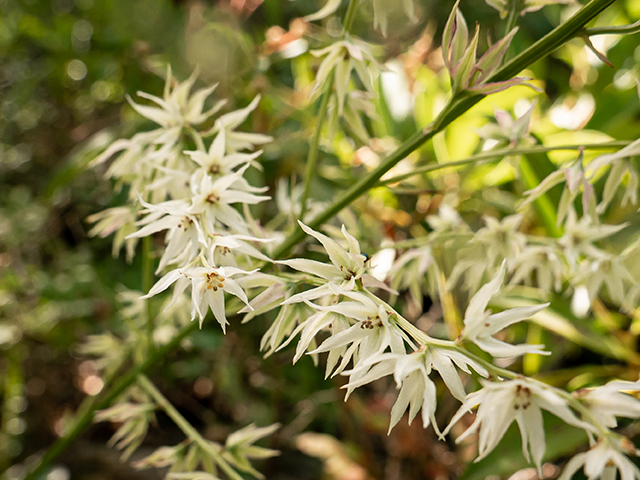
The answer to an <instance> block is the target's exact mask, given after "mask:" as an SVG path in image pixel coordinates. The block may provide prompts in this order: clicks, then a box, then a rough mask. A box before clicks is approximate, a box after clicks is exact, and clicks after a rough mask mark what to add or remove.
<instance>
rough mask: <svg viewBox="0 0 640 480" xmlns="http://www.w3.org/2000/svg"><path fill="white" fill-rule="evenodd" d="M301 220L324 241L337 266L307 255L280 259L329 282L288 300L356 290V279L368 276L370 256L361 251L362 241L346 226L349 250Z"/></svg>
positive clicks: (303, 225)
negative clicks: (367, 262)
mask: <svg viewBox="0 0 640 480" xmlns="http://www.w3.org/2000/svg"><path fill="white" fill-rule="evenodd" d="M298 223H299V224H300V227H301V228H302V230H304V231H305V232H306V233H307V234H309V235H311V236H312V237H314V238H316V239H317V240H318V241H319V242H320V243H322V245H323V246H324V248H325V250H326V251H327V254H328V255H329V258H330V259H331V263H332V264H333V265H329V264H326V263H321V262H317V261H315V260H308V259H304V258H294V259H291V260H281V261H278V262H276V263H281V264H283V265H287V266H289V267H291V268H294V269H296V270H299V271H301V272H305V273H310V274H312V275H315V276H317V277H320V278H321V279H322V280H324V281H325V282H324V284H323V285H321V286H319V287H316V288H312V289H311V290H307V291H305V292H303V293H299V294H296V295H293V296H292V297H290V298H289V299H287V300H286V301H285V303H294V302H302V301H304V300H314V299H316V298H320V297H322V296H324V295H330V294H334V293H336V292H338V293H340V292H348V291H351V290H353V289H354V288H355V286H356V281H357V280H361V279H362V277H363V275H364V272H365V262H366V261H367V257H366V256H365V255H363V254H362V253H361V252H360V244H359V243H358V241H357V240H356V239H355V238H354V237H353V236H351V235H350V234H349V233H348V232H347V229H346V228H345V227H344V225H343V226H342V235H344V237H345V239H346V240H347V243H348V245H349V250H348V251H347V250H345V249H344V248H343V247H342V246H341V245H340V244H339V243H338V242H336V241H335V240H333V239H331V238H329V237H327V236H326V235H323V234H322V233H320V232H316V231H315V230H312V229H311V228H309V227H307V226H306V225H305V224H304V223H302V222H300V221H298ZM336 287H337V290H336Z"/></svg>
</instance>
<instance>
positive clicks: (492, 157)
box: [378, 141, 631, 186]
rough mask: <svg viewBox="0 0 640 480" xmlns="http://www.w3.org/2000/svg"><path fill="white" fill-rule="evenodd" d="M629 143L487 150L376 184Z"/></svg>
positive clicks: (425, 166) (427, 166) (380, 184)
mask: <svg viewBox="0 0 640 480" xmlns="http://www.w3.org/2000/svg"><path fill="white" fill-rule="evenodd" d="M629 143H631V142H625V141H620V142H606V143H591V144H584V145H578V144H575V145H558V146H555V147H545V146H542V145H538V146H534V147H527V148H502V149H500V150H489V151H487V152H482V153H478V154H476V155H473V156H471V157H467V158H463V159H461V160H455V161H453V162H447V163H436V164H429V165H423V166H421V167H416V168H414V169H413V170H411V171H410V172H407V173H403V174H402V175H397V176H395V177H390V178H387V179H385V180H380V181H379V182H378V186H383V185H389V184H392V183H397V182H401V181H402V180H406V179H407V178H411V177H413V176H414V175H419V174H421V173H428V172H433V171H436V170H442V169H445V168H451V167H460V166H463V165H471V164H476V163H484V162H493V161H496V160H500V159H502V158H503V157H505V156H507V155H529V154H532V153H547V152H553V151H557V150H580V149H583V150H615V149H617V148H623V147H626V146H627V145H629Z"/></svg>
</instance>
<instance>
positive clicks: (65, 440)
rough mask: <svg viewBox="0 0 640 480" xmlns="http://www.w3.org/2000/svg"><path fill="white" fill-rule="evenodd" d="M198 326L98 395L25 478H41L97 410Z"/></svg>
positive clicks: (181, 333) (190, 327)
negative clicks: (103, 393)
mask: <svg viewBox="0 0 640 480" xmlns="http://www.w3.org/2000/svg"><path fill="white" fill-rule="evenodd" d="M197 328H198V322H192V323H190V324H189V325H187V326H186V327H184V328H183V329H182V330H180V331H179V332H178V334H177V335H176V336H175V337H174V338H173V339H172V340H171V341H170V342H169V343H167V344H165V345H163V346H161V347H160V348H158V349H157V350H156V351H155V352H154V353H153V354H152V355H150V356H149V357H148V358H147V359H146V360H145V361H144V362H142V363H140V364H138V365H135V366H134V367H132V368H131V369H130V370H129V371H127V372H126V373H125V374H123V375H122V376H121V377H120V379H119V380H117V381H116V382H115V383H114V385H113V386H112V387H111V389H110V390H109V391H108V393H106V394H105V395H104V396H103V397H101V398H100V399H98V397H96V399H95V401H94V403H93V404H92V405H91V407H90V408H87V409H86V410H85V411H84V413H83V414H82V415H80V416H78V417H77V418H76V422H75V424H74V426H73V428H72V429H71V430H70V431H69V432H68V433H66V434H65V435H64V436H63V437H60V438H59V439H58V440H56V442H55V443H54V444H53V445H52V446H51V447H50V448H49V449H48V450H47V451H46V453H45V454H44V456H43V457H42V459H41V460H40V462H39V463H38V464H37V465H36V466H35V468H34V469H33V470H32V471H31V472H29V473H28V474H27V476H26V477H25V479H24V480H36V479H37V478H39V477H40V476H41V475H42V474H43V473H44V472H45V470H46V468H47V467H48V466H49V464H50V463H51V462H52V461H53V460H54V459H55V458H57V457H58V455H60V454H61V453H62V452H63V451H64V450H66V449H67V448H68V447H69V446H70V445H71V443H72V442H73V440H75V438H76V437H77V436H78V435H80V433H82V432H83V431H84V430H85V429H86V428H87V427H88V426H89V425H90V424H91V422H92V420H93V414H94V412H95V411H96V410H102V409H104V408H107V407H108V406H109V404H110V403H111V402H112V401H113V400H114V399H115V398H116V397H118V396H119V395H120V394H121V393H122V392H124V391H125V390H126V389H127V388H128V387H129V386H131V384H133V382H134V381H135V380H136V378H137V377H138V375H139V374H140V373H143V372H146V371H148V370H149V369H150V368H151V367H153V366H154V365H156V364H158V363H159V362H160V361H161V360H164V359H165V358H166V356H167V355H168V354H169V353H171V352H172V351H173V350H174V349H175V348H176V347H177V346H178V345H179V344H180V342H181V341H182V340H183V339H184V338H186V337H187V336H188V335H189V334H191V333H192V332H193V331H194V330H196V329H197Z"/></svg>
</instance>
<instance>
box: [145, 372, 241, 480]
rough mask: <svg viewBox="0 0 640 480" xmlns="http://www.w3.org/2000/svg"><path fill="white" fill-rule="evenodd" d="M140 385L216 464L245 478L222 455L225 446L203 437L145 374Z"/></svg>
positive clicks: (229, 472)
mask: <svg viewBox="0 0 640 480" xmlns="http://www.w3.org/2000/svg"><path fill="white" fill-rule="evenodd" d="M138 385H139V386H140V388H142V389H143V390H144V391H145V392H147V393H148V394H149V395H150V396H151V397H152V398H153V400H154V401H155V402H156V404H157V405H158V406H160V408H162V409H163V410H164V411H165V413H166V414H167V415H168V416H169V418H170V419H171V420H173V422H174V423H175V424H176V425H177V426H178V427H179V428H180V430H182V433H184V434H185V435H186V436H187V437H189V439H190V440H191V441H193V442H194V443H196V444H197V445H198V446H199V447H200V448H201V449H202V450H204V451H205V452H207V453H208V454H209V455H210V456H211V458H212V459H213V461H214V462H216V464H218V466H219V467H220V468H221V469H222V470H223V471H224V472H225V473H226V474H227V475H228V476H229V478H232V479H234V480H243V478H242V476H241V475H240V474H239V473H238V472H236V471H235V470H234V469H233V467H232V466H231V465H229V463H228V462H227V461H226V460H225V459H224V458H223V457H222V455H221V454H220V451H221V450H222V449H223V447H222V446H221V445H219V444H217V443H214V442H210V441H208V440H206V439H204V438H203V437H202V435H200V434H199V433H198V431H197V430H196V429H195V428H193V425H191V424H190V423H189V422H188V421H187V420H186V419H185V418H184V417H183V416H182V415H181V414H180V412H178V410H176V408H175V407H174V406H173V405H172V404H171V402H169V400H167V398H166V397H165V396H164V395H163V394H162V393H161V392H160V390H158V389H157V388H156V386H155V385H154V384H153V383H151V381H150V380H149V379H148V378H147V377H146V376H145V375H143V374H140V375H138Z"/></svg>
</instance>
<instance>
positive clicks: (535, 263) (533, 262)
mask: <svg viewBox="0 0 640 480" xmlns="http://www.w3.org/2000/svg"><path fill="white" fill-rule="evenodd" d="M514 265H515V266H514V272H513V276H512V277H511V280H510V281H509V283H510V284H512V285H514V284H517V283H520V282H523V283H524V284H525V285H531V284H532V283H533V280H532V278H533V277H534V274H535V279H536V280H535V284H536V286H537V287H538V288H539V289H540V290H543V291H545V292H551V291H555V292H559V291H560V290H561V289H562V278H563V263H562V260H561V259H560V255H559V254H558V252H557V251H556V249H555V248H554V247H553V246H549V245H527V247H526V248H525V249H524V250H523V251H522V253H521V254H520V255H519V256H518V257H516V258H515V263H514Z"/></svg>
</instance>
